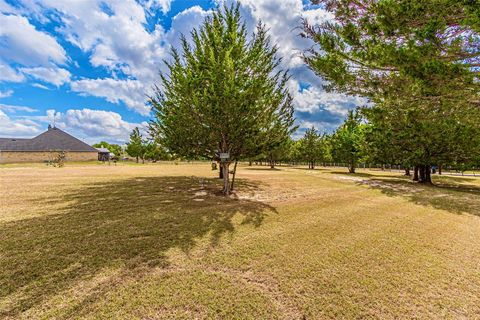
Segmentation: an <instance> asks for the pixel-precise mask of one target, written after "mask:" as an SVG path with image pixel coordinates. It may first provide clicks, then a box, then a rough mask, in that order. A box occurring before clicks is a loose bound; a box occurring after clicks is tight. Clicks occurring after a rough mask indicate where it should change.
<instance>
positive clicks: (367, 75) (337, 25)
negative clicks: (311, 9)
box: [303, 0, 480, 166]
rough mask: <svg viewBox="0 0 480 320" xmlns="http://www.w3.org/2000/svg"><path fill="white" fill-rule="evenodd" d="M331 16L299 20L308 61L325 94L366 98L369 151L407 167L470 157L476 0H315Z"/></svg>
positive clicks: (479, 57)
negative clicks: (308, 45) (308, 42)
mask: <svg viewBox="0 0 480 320" xmlns="http://www.w3.org/2000/svg"><path fill="white" fill-rule="evenodd" d="M318 2H321V3H323V4H324V5H325V7H326V9H327V10H329V11H330V12H332V13H333V14H334V15H335V21H334V22H326V23H323V24H321V25H319V26H310V25H308V24H306V23H305V25H304V31H305V32H304V34H303V35H304V36H305V37H308V38H310V39H312V40H313V41H314V42H315V43H316V44H317V45H318V47H319V49H320V50H310V51H308V52H306V53H305V56H304V58H305V61H306V63H307V64H308V65H309V66H310V67H311V68H312V70H314V71H315V72H316V73H317V74H318V75H320V76H322V77H323V78H324V79H326V80H327V82H328V84H327V85H326V86H325V88H326V89H327V90H332V91H341V92H344V93H347V94H354V95H361V96H363V97H367V98H369V100H370V101H371V103H372V104H373V105H374V106H373V107H370V109H371V110H368V108H364V109H365V110H364V115H365V117H366V119H367V121H368V122H369V123H370V125H371V127H370V128H369V129H368V130H367V131H368V138H367V140H368V141H367V142H368V143H367V148H368V150H369V151H371V152H373V153H370V152H369V155H370V157H371V158H372V159H375V160H376V161H379V162H381V163H382V162H387V161H388V162H392V161H395V162H397V163H400V164H405V165H424V166H430V165H432V164H443V163H454V162H457V161H458V162H462V163H469V162H471V161H473V159H474V158H476V157H477V152H478V139H477V138H476V136H478V130H479V128H480V108H479V106H480V94H479V93H480V77H479V75H480V73H479V66H480V50H479V43H480V41H479V39H480V28H479V25H480V14H479V11H478V1H456V0H435V1H432V0H418V1H411V0H340V1H333V0H323V1H318Z"/></svg>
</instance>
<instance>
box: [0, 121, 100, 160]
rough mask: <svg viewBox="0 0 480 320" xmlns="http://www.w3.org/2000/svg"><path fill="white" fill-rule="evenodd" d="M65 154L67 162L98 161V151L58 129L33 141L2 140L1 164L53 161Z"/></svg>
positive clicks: (52, 128)
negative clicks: (62, 153)
mask: <svg viewBox="0 0 480 320" xmlns="http://www.w3.org/2000/svg"><path fill="white" fill-rule="evenodd" d="M59 152H65V154H66V161H91V160H97V159H98V151H97V149H95V148H94V147H92V146H90V145H88V144H86V143H85V142H83V141H81V140H79V139H77V138H75V137H73V136H71V135H69V134H68V133H66V132H65V131H63V130H60V129H58V128H56V127H52V126H48V130H47V131H45V132H44V133H42V134H40V135H38V136H36V137H34V138H32V139H17V138H0V163H15V162H45V161H52V160H53V159H54V158H55V157H56V156H57V155H58V153H59Z"/></svg>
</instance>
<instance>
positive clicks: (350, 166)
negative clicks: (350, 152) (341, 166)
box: [348, 162, 355, 173]
mask: <svg viewBox="0 0 480 320" xmlns="http://www.w3.org/2000/svg"><path fill="white" fill-rule="evenodd" d="M348 172H349V173H355V163H354V162H350V165H349V166H348Z"/></svg>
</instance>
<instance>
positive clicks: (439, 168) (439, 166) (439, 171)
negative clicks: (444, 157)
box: [438, 164, 442, 175]
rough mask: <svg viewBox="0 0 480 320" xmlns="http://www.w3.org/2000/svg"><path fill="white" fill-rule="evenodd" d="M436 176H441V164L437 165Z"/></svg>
mask: <svg viewBox="0 0 480 320" xmlns="http://www.w3.org/2000/svg"><path fill="white" fill-rule="evenodd" d="M438 174H439V175H442V165H441V164H439V165H438Z"/></svg>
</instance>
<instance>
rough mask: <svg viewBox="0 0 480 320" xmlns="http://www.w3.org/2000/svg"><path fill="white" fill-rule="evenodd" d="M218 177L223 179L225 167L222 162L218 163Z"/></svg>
mask: <svg viewBox="0 0 480 320" xmlns="http://www.w3.org/2000/svg"><path fill="white" fill-rule="evenodd" d="M218 179H223V168H222V164H221V163H219V164H218Z"/></svg>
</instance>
